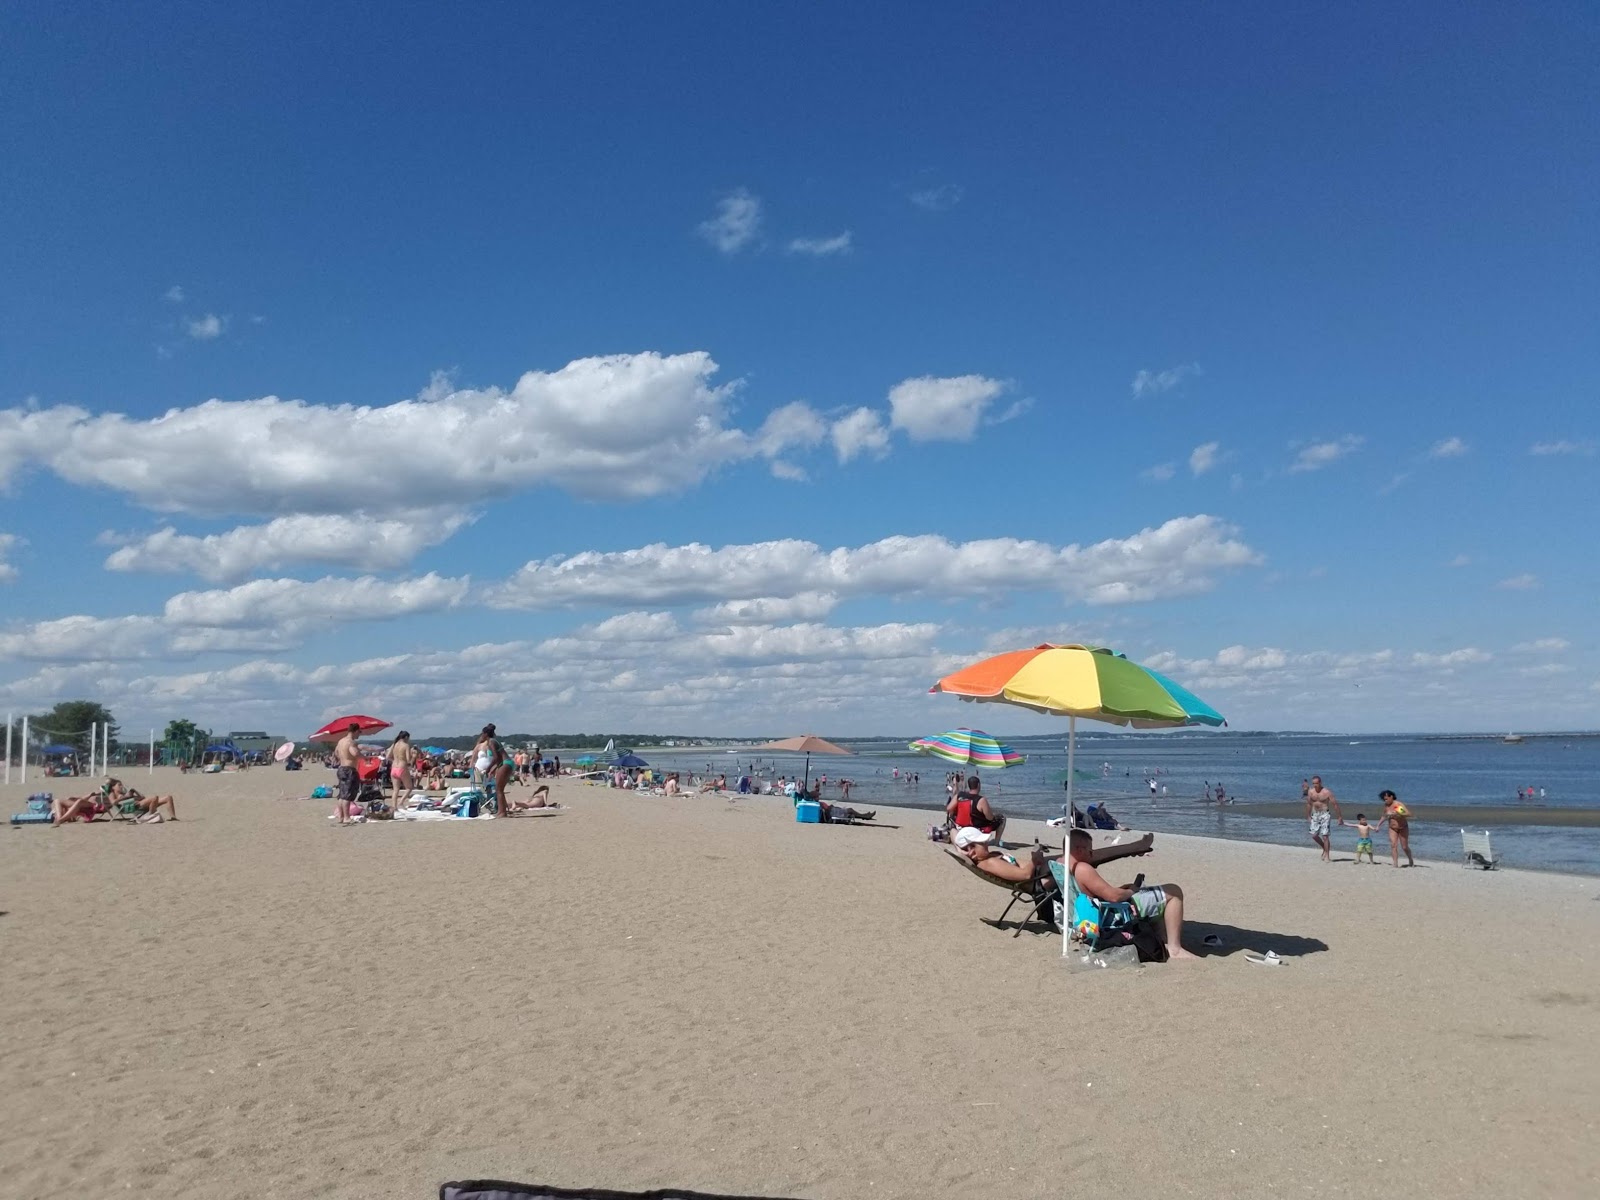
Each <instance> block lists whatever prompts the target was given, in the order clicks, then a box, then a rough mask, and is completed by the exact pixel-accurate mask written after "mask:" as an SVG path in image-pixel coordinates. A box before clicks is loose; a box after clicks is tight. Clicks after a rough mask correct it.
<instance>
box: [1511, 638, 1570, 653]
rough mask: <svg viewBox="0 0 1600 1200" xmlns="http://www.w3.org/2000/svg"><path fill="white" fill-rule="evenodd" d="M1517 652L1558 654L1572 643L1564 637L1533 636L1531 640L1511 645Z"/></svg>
mask: <svg viewBox="0 0 1600 1200" xmlns="http://www.w3.org/2000/svg"><path fill="white" fill-rule="evenodd" d="M1511 648H1512V649H1513V650H1515V651H1516V652H1517V653H1518V654H1560V653H1562V652H1563V651H1565V650H1570V649H1571V648H1572V643H1571V642H1569V641H1567V639H1566V638H1561V637H1547V638H1535V639H1534V640H1533V641H1531V642H1518V643H1517V644H1516V645H1515V646H1513V647H1511Z"/></svg>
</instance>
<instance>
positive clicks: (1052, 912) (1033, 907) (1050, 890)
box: [945, 850, 1061, 937]
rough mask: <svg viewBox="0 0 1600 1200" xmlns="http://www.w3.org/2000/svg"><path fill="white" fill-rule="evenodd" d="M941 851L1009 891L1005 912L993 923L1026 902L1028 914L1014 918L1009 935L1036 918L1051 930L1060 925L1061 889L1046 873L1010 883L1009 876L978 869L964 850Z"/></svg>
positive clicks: (1059, 929) (969, 871)
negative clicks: (959, 851) (998, 876)
mask: <svg viewBox="0 0 1600 1200" xmlns="http://www.w3.org/2000/svg"><path fill="white" fill-rule="evenodd" d="M945 853H946V854H948V855H949V856H950V857H951V858H953V859H955V860H956V862H958V863H960V864H961V866H962V868H963V869H964V870H965V871H966V872H967V873H968V874H971V875H976V876H977V877H978V878H979V879H981V880H983V881H984V882H985V883H992V884H994V885H995V887H1002V888H1005V890H1006V891H1008V892H1010V893H1011V901H1010V903H1008V904H1007V905H1006V909H1005V912H1003V913H1001V914H1000V916H999V917H998V918H997V919H996V920H995V924H996V925H1000V924H1002V923H1004V921H1005V919H1006V916H1007V914H1009V913H1010V912H1011V910H1012V908H1014V907H1015V906H1016V905H1017V904H1019V903H1020V904H1026V905H1027V906H1028V915H1027V916H1025V917H1023V918H1022V919H1021V920H1020V921H1018V922H1017V927H1016V929H1014V930H1012V933H1011V936H1012V937H1020V936H1021V934H1022V927H1023V926H1024V925H1026V924H1027V923H1028V922H1029V921H1031V920H1034V919H1036V918H1037V919H1038V920H1041V921H1043V922H1044V923H1045V924H1046V925H1048V926H1049V927H1050V929H1051V932H1053V933H1060V932H1061V926H1060V925H1059V924H1057V920H1058V917H1057V911H1056V903H1057V902H1058V901H1059V900H1060V899H1061V893H1060V891H1059V890H1057V888H1056V882H1055V880H1054V878H1052V877H1051V876H1050V875H1035V876H1034V877H1033V878H1032V879H1030V880H1028V882H1027V883H1011V882H1010V881H1009V880H1005V879H996V878H995V877H994V876H993V875H990V874H989V873H988V872H987V871H980V870H978V868H977V867H975V866H973V865H972V862H971V861H970V860H969V859H968V858H967V856H966V855H965V854H957V853H956V852H955V851H954V850H946V851H945ZM1053 865H1058V864H1053Z"/></svg>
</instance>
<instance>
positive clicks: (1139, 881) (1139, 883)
mask: <svg viewBox="0 0 1600 1200" xmlns="http://www.w3.org/2000/svg"><path fill="white" fill-rule="evenodd" d="M1143 886H1144V872H1143V871H1141V872H1139V874H1137V875H1135V876H1134V877H1133V890H1134V891H1136V892H1137V891H1138V890H1139V889H1140V888H1142V887H1143Z"/></svg>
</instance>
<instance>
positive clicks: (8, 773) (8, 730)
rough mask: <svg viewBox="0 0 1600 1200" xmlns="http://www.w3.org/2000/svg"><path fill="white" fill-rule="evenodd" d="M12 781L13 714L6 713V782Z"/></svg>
mask: <svg viewBox="0 0 1600 1200" xmlns="http://www.w3.org/2000/svg"><path fill="white" fill-rule="evenodd" d="M10 782H11V714H10V713H7V714H6V783H7V784H9V783H10Z"/></svg>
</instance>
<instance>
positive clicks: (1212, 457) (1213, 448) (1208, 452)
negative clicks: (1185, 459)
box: [1189, 442, 1222, 477]
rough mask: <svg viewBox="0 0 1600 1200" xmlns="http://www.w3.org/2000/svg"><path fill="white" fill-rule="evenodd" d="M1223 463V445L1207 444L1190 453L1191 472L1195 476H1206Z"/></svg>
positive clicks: (1217, 443)
mask: <svg viewBox="0 0 1600 1200" xmlns="http://www.w3.org/2000/svg"><path fill="white" fill-rule="evenodd" d="M1221 461H1222V443H1221V442H1206V443H1204V444H1203V445H1199V446H1196V447H1195V448H1194V449H1193V450H1192V451H1190V453H1189V471H1190V473H1191V474H1193V475H1195V476H1197V477H1198V476H1200V475H1204V474H1205V473H1206V472H1207V471H1209V470H1211V468H1212V467H1214V466H1216V465H1217V464H1218V463H1219V462H1221Z"/></svg>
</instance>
